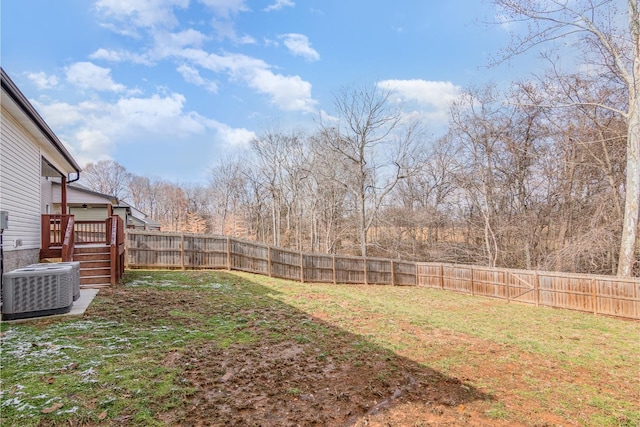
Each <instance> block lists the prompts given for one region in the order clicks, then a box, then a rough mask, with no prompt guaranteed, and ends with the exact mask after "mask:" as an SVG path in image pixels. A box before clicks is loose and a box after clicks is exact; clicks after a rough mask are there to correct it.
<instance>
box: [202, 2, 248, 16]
mask: <svg viewBox="0 0 640 427" xmlns="http://www.w3.org/2000/svg"><path fill="white" fill-rule="evenodd" d="M199 1H200V3H202V4H204V5H206V6H208V7H209V8H211V9H213V11H214V12H216V13H217V14H218V15H219V16H222V17H225V18H226V17H229V16H230V15H235V14H237V13H239V12H247V11H249V7H248V6H247V4H246V1H245V0H199Z"/></svg>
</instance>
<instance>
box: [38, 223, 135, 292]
mask: <svg viewBox="0 0 640 427" xmlns="http://www.w3.org/2000/svg"><path fill="white" fill-rule="evenodd" d="M41 242H42V247H41V249H40V259H45V258H60V259H62V261H73V255H74V252H75V247H76V245H80V244H104V245H108V246H109V248H110V252H111V283H112V284H116V283H118V282H119V281H120V279H121V278H122V274H123V273H124V263H125V260H124V250H125V245H124V221H122V218H120V217H119V216H117V215H114V216H111V217H109V218H107V219H106V220H105V221H75V220H74V216H73V215H50V214H46V215H42V223H41Z"/></svg>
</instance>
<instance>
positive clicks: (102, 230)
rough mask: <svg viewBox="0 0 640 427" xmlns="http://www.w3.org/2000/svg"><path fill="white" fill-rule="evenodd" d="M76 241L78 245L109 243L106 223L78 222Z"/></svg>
mask: <svg viewBox="0 0 640 427" xmlns="http://www.w3.org/2000/svg"><path fill="white" fill-rule="evenodd" d="M75 239H76V243H78V244H83V243H86V244H90V243H107V223H106V221H104V220H103V221H78V222H76V227H75Z"/></svg>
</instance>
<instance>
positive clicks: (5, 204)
mask: <svg viewBox="0 0 640 427" xmlns="http://www.w3.org/2000/svg"><path fill="white" fill-rule="evenodd" d="M1 125H2V138H1V139H2V141H1V142H0V209H2V210H6V211H8V212H9V229H8V230H5V231H4V234H3V240H4V242H5V245H4V250H6V251H12V250H21V249H38V248H40V218H41V203H40V165H41V155H40V149H39V146H38V144H37V143H36V142H35V141H34V140H33V139H31V138H30V134H29V133H28V132H26V130H25V129H24V128H23V127H22V126H21V125H20V124H19V123H18V122H17V121H15V120H14V119H13V117H11V116H10V115H9V113H8V112H7V111H6V110H5V109H2V123H1ZM16 240H21V241H22V245H21V246H18V247H15V245H14V242H15V241H16Z"/></svg>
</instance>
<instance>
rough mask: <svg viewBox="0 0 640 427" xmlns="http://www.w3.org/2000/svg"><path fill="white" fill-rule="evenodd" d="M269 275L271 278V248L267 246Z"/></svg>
mask: <svg viewBox="0 0 640 427" xmlns="http://www.w3.org/2000/svg"><path fill="white" fill-rule="evenodd" d="M267 274H268V275H269V277H271V246H270V245H267Z"/></svg>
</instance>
